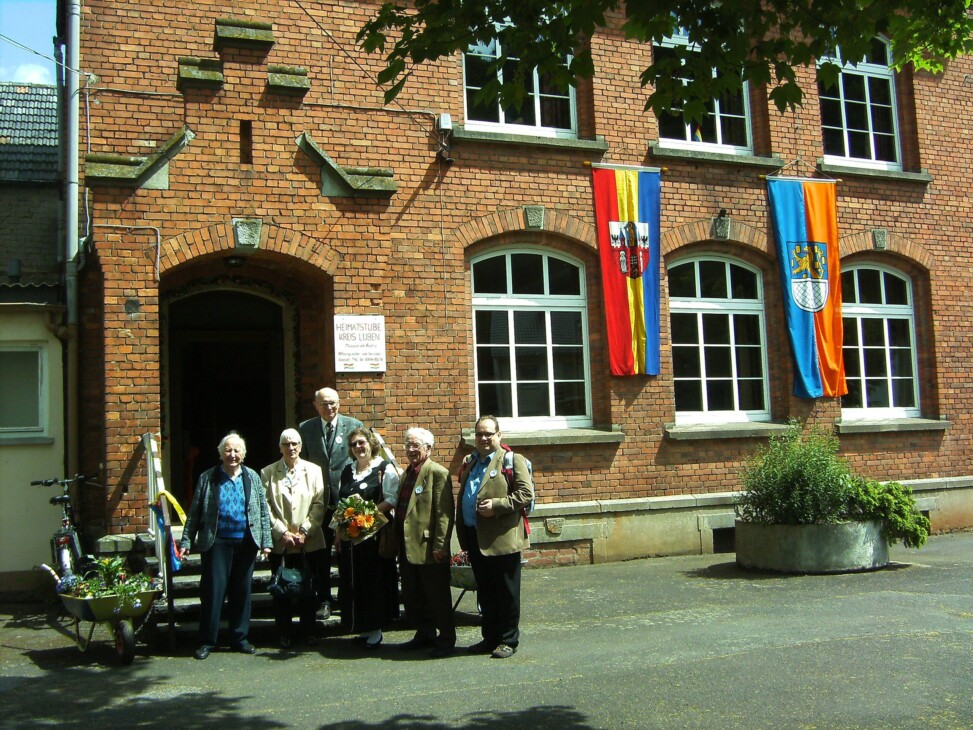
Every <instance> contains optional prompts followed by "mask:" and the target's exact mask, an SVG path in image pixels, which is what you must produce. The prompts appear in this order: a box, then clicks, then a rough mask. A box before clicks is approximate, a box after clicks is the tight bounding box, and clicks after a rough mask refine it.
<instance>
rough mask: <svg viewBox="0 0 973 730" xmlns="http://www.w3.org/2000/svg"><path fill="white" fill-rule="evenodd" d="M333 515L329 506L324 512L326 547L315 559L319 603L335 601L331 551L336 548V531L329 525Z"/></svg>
mask: <svg viewBox="0 0 973 730" xmlns="http://www.w3.org/2000/svg"><path fill="white" fill-rule="evenodd" d="M333 515H334V509H333V508H328V511H327V512H325V513H324V522H322V523H321V530H322V531H324V543H325V548H324V550H322V551H321V557H320V558H318V559H317V560H316V561H315V575H316V577H317V581H316V583H317V586H316V589H315V592H316V593H317V595H318V604H319V605H320V604H322V603H324V602H325V601H329V602H331V601H334V596H333V595H332V593H331V553H332V549H333V548H334V538H335V533H334V530H332V529H331V528H330V527H328V525H330V524H331V518H332V516H333Z"/></svg>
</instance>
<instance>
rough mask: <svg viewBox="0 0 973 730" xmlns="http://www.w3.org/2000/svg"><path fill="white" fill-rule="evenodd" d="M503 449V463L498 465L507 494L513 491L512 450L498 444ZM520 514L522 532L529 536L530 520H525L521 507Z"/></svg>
mask: <svg viewBox="0 0 973 730" xmlns="http://www.w3.org/2000/svg"><path fill="white" fill-rule="evenodd" d="M500 448H501V449H503V461H502V462H501V463H500V471H501V473H502V474H503V476H504V478H506V480H507V494H510V493H511V492H512V491H513V490H514V450H513V449H511V448H510V447H509V446H507V445H506V444H500ZM520 514H521V516H522V517H523V518H524V532H526V533H527V535H528V536H529V535H530V520H528V519H527V508H526V507H521V508H520Z"/></svg>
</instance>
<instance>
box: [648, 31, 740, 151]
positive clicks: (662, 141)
mask: <svg viewBox="0 0 973 730" xmlns="http://www.w3.org/2000/svg"><path fill="white" fill-rule="evenodd" d="M659 45H660V46H661V47H662V48H675V47H676V46H685V47H688V48H689V49H690V50H692V51H698V50H699V48H698V46H696V44H695V43H690V42H689V34H688V33H686V32H685V31H682V32H681V33H680V34H678V35H674V36H670V37H668V38H666V39H665V40H663V41H662V42H661V43H660V44H659ZM713 75H714V76H715V75H716V69H713ZM740 99H741V101H742V103H743V117H744V124H745V125H746V130H747V131H746V136H747V143H746V145H743V146H741V145H733V144H724V143H723V142H722V141H721V140H722V137H723V126H722V124H721V123H720V120H721V119H722V118H723V117H724V116H726V117H734V118H735V117H736V115H731V114H724V113H723V112H721V111H720V100H719V99H713V100H712V104H713V116H715V117H716V134H717V142H697V141H695V140H693V138H692V134H693V133H692V125H690V124H685V125H683V126H684V127H685V137H684V139H675V138H673V137H663V136H662V128H661V125H660V128H659V147H661V148H669V149H682V150H699V151H704V152H706V151H708V152H720V153H722V154H733V155H752V154H753V128H752V115H751V114H750V86H749V84H748V83H747V82H746V81H744V82H743V84H742V85H741V87H740Z"/></svg>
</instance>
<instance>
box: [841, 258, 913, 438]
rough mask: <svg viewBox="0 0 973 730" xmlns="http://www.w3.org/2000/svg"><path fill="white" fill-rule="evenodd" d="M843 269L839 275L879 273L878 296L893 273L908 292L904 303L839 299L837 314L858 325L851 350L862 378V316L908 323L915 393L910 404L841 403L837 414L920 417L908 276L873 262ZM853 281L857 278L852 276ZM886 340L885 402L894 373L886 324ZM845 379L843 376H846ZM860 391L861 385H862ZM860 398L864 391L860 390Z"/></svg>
mask: <svg viewBox="0 0 973 730" xmlns="http://www.w3.org/2000/svg"><path fill="white" fill-rule="evenodd" d="M843 268H844V271H842V272H841V273H842V274H847V273H851V272H856V271H862V270H870V271H877V272H878V273H879V274H880V281H881V287H882V292H883V295H882V298H883V299H884V298H885V294H884V292H885V276H886V275H889V276H894V277H895V278H897V279H900V280H902V281H903V282H904V283H905V287H906V293H907V295H908V303H907V304H859V303H849V302H847V301H843V302H842V305H841V316H842V320H843V322H844V325H845V329H846V330H847V327H848V323H847V322H846V321H845V320H847V319H854V320H855V324H856V326H857V327H858V345H857V346H855V351H856V354H857V357H858V365H859V372H860V373H861V378H862V379H864V377H865V346H864V343H863V340H862V333H861V321H862V320H864V319H881V320H883V321H884V320H888V319H905V320H908V322H909V340H910V341H909V348H910V354H911V356H912V389H913V393H914V394H915V406H913V407H908V408H904V407H895V406H889V407H881V408H869V407H868V406H867V405H866V406H864V407H861V408H848V407H845V406H842V408H841V417H842V418H843V419H847V420H849V421H851V420H869V421H874V420H892V419H899V418H920V417H921V415H922V403H921V401H920V391H919V353H918V350H917V347H916V317H915V297H914V294H913V287H912V278H911V277H909V276H907V275H906V274H904V273H902V272H901V271H898V270H896V269H893V268H891V267H889V266H882V265H880V264H873V263H863V264H857V265H852V266H845V267H843ZM855 281H856V282H857V281H858V278H857V276H856V278H855ZM845 297H846V292H844V291H842V298H843V299H844V298H845ZM885 333H886V342H885V345H884V347H883V349H884V351H885V366H886V375H885V381H886V388H887V396H888V399H889V403H891V402H892V393H893V390H892V379H893V377H894V373H893V372H892V359H891V348H890V347H889V344H888V340H887V335H888V327H885ZM847 343H848V337H847V334H846V336H845V346H844V347H843V349H842V354H843V355H844V358H845V369H846V371H847V367H848V356H849V346H848V344H847ZM846 379H847V375H846ZM863 390H864V384H863ZM863 398H864V392H863Z"/></svg>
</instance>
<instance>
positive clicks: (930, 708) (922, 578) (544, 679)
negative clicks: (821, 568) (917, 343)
mask: <svg viewBox="0 0 973 730" xmlns="http://www.w3.org/2000/svg"><path fill="white" fill-rule="evenodd" d="M892 559H893V561H894V562H893V564H892V565H891V566H890V567H889V568H886V569H884V570H880V571H876V572H870V573H858V574H844V575H832V576H782V575H775V574H762V573H748V572H745V571H742V570H740V569H738V568H737V567H736V565H735V563H734V562H733V555H732V554H717V555H696V556H686V557H667V558H654V559H645V560H634V561H629V562H625V563H611V564H606V565H596V566H584V567H571V568H554V569H544V570H527V571H525V572H524V581H523V619H522V624H521V629H522V643H521V646H520V650H519V651H518V652H517V654H515V655H514V656H513V657H511V658H510V659H491V658H489V657H484V656H472V655H468V654H467V653H466V652H465V651H462V649H460V650H458V651H457V653H456V654H455V655H454V656H452V657H449V658H446V659H429V658H427V657H426V656H425V654H423V653H421V652H403V651H400V650H398V649H396V647H395V644H397V643H401V642H404V641H406V640H407V639H408V638H409V637H410V636H411V631H408V630H406V629H405V628H398V629H395V630H392V631H388V632H386V635H385V641H384V643H383V644H382V646H381V647H380V648H379V649H378V650H377V651H375V652H365V651H364V650H362V649H361V648H359V647H358V646H357V645H356V644H355V642H353V641H352V640H351V639H350V638H348V637H342V636H339V635H336V634H335V633H334V630H333V629H332V628H330V626H329V627H326V628H325V634H326V636H325V638H324V639H323V640H322V641H321V642H320V644H319V645H318V646H317V647H315V648H313V649H307V650H304V651H300V652H284V651H282V650H280V649H278V648H276V646H275V637H274V636H273V632H272V631H270V630H266V629H262V630H260V631H258V632H255V635H254V636H253V637H252V638H253V641H254V643H255V644H256V645H257V647H258V649H259V651H258V653H257V655H255V656H246V655H242V654H235V653H229V652H226V651H220V652H216V653H214V654H213V655H212V656H210V658H209V659H207V660H206V661H203V662H200V661H195V660H193V658H192V656H191V655H192V651H193V649H194V642H193V641H192V640H191V638H189V637H187V638H183V639H181V640H180V641H178V642H177V644H176V646H175V648H174V649H171V650H170V649H169V647H168V642H167V641H165V640H164V637H160V638H161V639H162V640H160V641H155V642H152V643H150V644H140V645H139V648H138V655H137V656H136V658H135V661H134V662H133V663H132V664H131V665H130V666H127V667H122V666H118V665H117V662H116V660H115V654H114V648H113V645H112V644H111V642H110V637H109V634H108V631H107V629H106V627H105V626H104V625H98V626H97V627H96V628H95V633H94V636H93V638H92V645H91V646H90V648H89V649H88V651H87V652H85V653H81V652H80V651H79V650H78V648H77V647H76V645H75V644H74V643H73V635H72V634H71V633H70V629H71V624H70V623H69V622H68V620H67V619H66V618H65V617H64V616H63V615H61V614H60V612H59V611H58V605H56V604H53V603H52V604H48V605H44V606H41V605H16V604H12V605H4V606H0V727H4V728H37V727H48V726H55V725H56V726H58V727H62V728H64V727H69V728H70V727H85V728H89V727H93V728H116V727H117V728H122V727H125V728H134V727H161V728H176V727H179V728H183V727H196V728H216V727H221V728H225V727H246V728H279V727H299V728H342V729H354V730H366V729H369V728H403V729H405V728H421V729H424V730H429V729H439V728H470V729H484V730H485V729H488V728H491V729H492V728H514V729H516V728H530V730H543V729H545V728H552V729H556V730H580V729H582V728H882V729H883V730H884V729H887V728H924V729H928V728H951V729H957V728H971V727H973V600H971V598H973V533H956V534H952V535H943V536H937V537H933V538H931V539H930V540H929V542H928V543H927V545H926V546H925V547H924V548H923V549H922V550H909V549H905V548H902V547H894V548H893V549H892ZM454 595H455V596H458V595H459V592H458V591H456V592H455V593H454ZM457 619H458V623H459V643H460V646H461V647H465V646H467V645H469V644H472V643H474V642H475V641H477V640H478V639H479V629H478V626H477V623H476V622H477V616H476V603H475V594H473V593H469V594H467V595H466V596H464V597H463V599H462V601H461V602H460V604H459V608H458V611H457Z"/></svg>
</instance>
